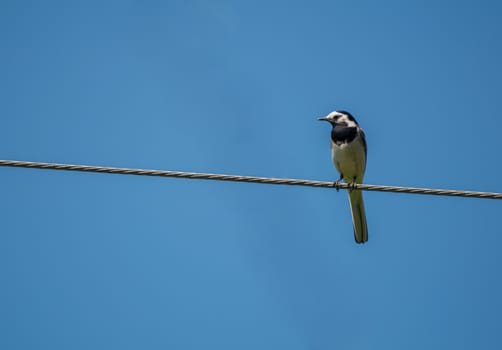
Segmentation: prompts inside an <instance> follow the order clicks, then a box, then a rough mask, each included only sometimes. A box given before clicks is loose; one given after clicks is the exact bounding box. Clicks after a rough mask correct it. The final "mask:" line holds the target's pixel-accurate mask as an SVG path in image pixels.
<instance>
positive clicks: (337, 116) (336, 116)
mask: <svg viewBox="0 0 502 350" xmlns="http://www.w3.org/2000/svg"><path fill="white" fill-rule="evenodd" d="M326 119H328V120H329V121H335V122H336V123H343V124H345V125H347V126H348V127H357V124H356V122H355V121H353V120H350V119H349V117H348V116H347V115H346V114H345V113H340V112H337V111H334V112H331V113H330V114H328V115H327V116H326Z"/></svg>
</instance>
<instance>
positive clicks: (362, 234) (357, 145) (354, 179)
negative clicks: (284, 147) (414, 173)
mask: <svg viewBox="0 0 502 350" xmlns="http://www.w3.org/2000/svg"><path fill="white" fill-rule="evenodd" d="M319 120H325V121H327V122H329V123H330V124H331V125H332V126H333V129H332V130H331V157H332V158H333V163H334V164H335V168H336V170H338V172H339V173H340V179H338V181H337V182H336V183H338V182H339V181H340V180H342V179H343V180H344V181H345V182H346V183H349V184H351V183H362V182H363V177H364V171H365V169H366V151H367V147H366V138H365V136H364V131H363V129H361V128H360V127H359V124H357V122H356V120H355V119H354V117H353V116H352V115H351V114H350V113H349V112H345V111H335V112H331V113H330V114H328V115H327V116H325V117H323V118H319ZM349 202H350V209H351V211H352V223H353V224H354V238H355V240H356V242H357V243H364V242H366V241H367V240H368V226H367V225H366V214H365V212H364V202H363V194H362V192H361V191H360V190H352V189H349Z"/></svg>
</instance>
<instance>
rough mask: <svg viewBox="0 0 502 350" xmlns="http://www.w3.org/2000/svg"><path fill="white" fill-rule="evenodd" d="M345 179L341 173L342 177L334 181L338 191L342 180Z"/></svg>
mask: <svg viewBox="0 0 502 350" xmlns="http://www.w3.org/2000/svg"><path fill="white" fill-rule="evenodd" d="M342 180H343V174H340V178H339V179H338V180H336V181H335V182H333V187H334V188H336V192H338V191H340V181H342Z"/></svg>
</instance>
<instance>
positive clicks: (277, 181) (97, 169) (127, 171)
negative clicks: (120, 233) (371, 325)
mask: <svg viewBox="0 0 502 350" xmlns="http://www.w3.org/2000/svg"><path fill="white" fill-rule="evenodd" d="M0 166H5V167H18V168H36V169H52V170H67V171H83V172H91V173H107V174H122V175H143V176H161V177H178V178H187V179H200V180H219V181H236V182H253V183H260V184H269V185H293V186H310V187H325V188H335V189H337V190H339V189H358V190H364V191H380V192H398V193H413V194H429V195H437V196H453V197H471V198H488V199H502V193H496V192H474V191H458V190H444V189H433V188H418V187H399V186H383V185H368V184H346V183H334V182H329V181H313V180H302V179H285V178H269V177H257V176H241V175H225V174H209V173H193V172H184V171H170V170H149V169H133V168H112V167H102V166H91V165H73V164H57V163H41V162H25V161H17V160H0Z"/></svg>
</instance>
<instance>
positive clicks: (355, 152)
mask: <svg viewBox="0 0 502 350" xmlns="http://www.w3.org/2000/svg"><path fill="white" fill-rule="evenodd" d="M331 156H332V158H333V163H334V164H335V167H336V169H337V170H338V172H339V173H340V174H342V175H343V179H344V180H345V182H354V181H355V182H357V183H361V182H362V181H363V177H364V171H365V169H366V156H365V151H364V144H363V141H362V139H361V137H360V136H359V135H357V137H356V138H355V139H354V140H353V141H352V142H350V143H344V144H341V145H337V144H335V143H334V142H333V141H331Z"/></svg>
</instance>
